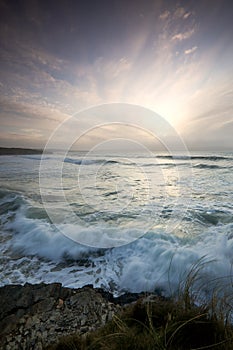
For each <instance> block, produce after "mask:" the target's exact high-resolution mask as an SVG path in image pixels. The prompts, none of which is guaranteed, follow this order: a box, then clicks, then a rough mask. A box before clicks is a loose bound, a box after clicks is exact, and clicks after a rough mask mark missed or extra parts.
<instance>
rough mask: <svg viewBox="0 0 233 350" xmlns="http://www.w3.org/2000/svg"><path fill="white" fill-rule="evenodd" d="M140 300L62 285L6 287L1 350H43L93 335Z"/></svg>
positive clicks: (1, 296) (1, 297) (0, 311)
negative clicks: (72, 337)
mask: <svg viewBox="0 0 233 350" xmlns="http://www.w3.org/2000/svg"><path fill="white" fill-rule="evenodd" d="M139 296H140V295H137V294H126V295H124V296H122V297H119V298H113V296H112V295H111V294H110V293H107V292H104V291H103V290H101V289H94V288H93V287H92V286H85V287H83V288H79V289H71V288H64V287H62V285H61V284H60V283H52V284H48V285H46V284H44V283H41V284H37V285H31V284H25V285H24V286H21V285H8V286H4V287H2V288H0V302H1V307H0V344H1V345H0V349H1V350H3V349H4V350H14V349H22V350H24V349H26V350H29V349H33V350H40V349H43V348H45V347H46V346H47V345H49V344H51V343H55V342H56V341H57V340H58V339H59V337H61V336H65V335H68V334H72V333H75V332H78V333H79V334H84V333H87V332H89V331H93V330H95V329H97V328H99V327H101V326H102V325H104V324H105V323H106V322H107V321H109V320H110V319H111V318H112V317H113V315H114V314H116V313H118V312H120V311H121V310H122V308H123V305H124V304H127V303H130V302H132V301H134V300H136V299H137V298H138V297H139Z"/></svg>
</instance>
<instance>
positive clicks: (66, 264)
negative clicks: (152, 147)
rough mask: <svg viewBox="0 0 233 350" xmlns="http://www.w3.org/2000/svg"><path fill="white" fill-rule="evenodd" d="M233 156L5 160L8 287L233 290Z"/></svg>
mask: <svg viewBox="0 0 233 350" xmlns="http://www.w3.org/2000/svg"><path fill="white" fill-rule="evenodd" d="M232 172H233V153H218V154H217V153H214V154H213V153H204V152H199V153H198V152H197V153H193V154H191V155H190V156H187V155H184V154H180V153H179V152H178V153H177V154H176V155H175V156H174V155H169V154H165V153H159V152H158V153H156V152H155V153H154V154H149V155H148V154H139V153H133V152H131V153H124V152H121V154H117V153H113V152H109V153H108V154H107V152H105V153H103V152H102V153H100V154H91V155H90V154H85V152H70V153H69V154H66V155H65V156H64V155H63V154H62V153H61V152H59V151H57V152H53V153H48V154H45V155H43V156H40V155H17V156H1V157H0V174H1V176H0V182H1V187H0V188H1V190H0V242H1V244H0V249H1V255H0V285H1V286H3V285H6V284H24V283H26V282H29V283H40V282H45V283H51V282H61V283H62V284H63V286H66V287H81V286H84V285H86V284H92V285H93V286H94V287H101V288H104V289H106V290H108V291H111V292H112V293H113V294H114V295H120V294H122V293H124V292H126V291H129V292H141V291H154V290H157V291H160V292H161V293H163V294H165V295H169V294H171V293H175V292H176V291H178V290H179V289H180V288H181V286H182V284H183V283H184V281H185V279H186V278H187V275H188V274H189V273H190V271H192V269H193V268H196V269H198V270H199V273H198V276H199V277H198V286H197V288H199V289H201V291H202V293H204V294H208V293H211V292H213V290H215V291H216V290H218V291H219V290H221V291H222V293H223V292H224V293H225V292H226V291H227V290H230V288H231V290H232V280H233V267H232V266H233V181H232Z"/></svg>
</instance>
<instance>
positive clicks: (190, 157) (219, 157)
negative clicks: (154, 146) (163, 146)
mask: <svg viewBox="0 0 233 350" xmlns="http://www.w3.org/2000/svg"><path fill="white" fill-rule="evenodd" d="M156 158H163V159H177V160H178V159H185V160H211V161H218V160H233V158H232V157H226V156H214V155H208V156H201V155H196V156H193V155H157V156H156Z"/></svg>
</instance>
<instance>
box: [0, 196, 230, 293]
mask: <svg viewBox="0 0 233 350" xmlns="http://www.w3.org/2000/svg"><path fill="white" fill-rule="evenodd" d="M1 200H2V202H1V206H2V208H3V207H4V206H5V205H8V210H6V211H4V213H3V215H2V216H1V218H2V219H3V217H4V215H5V216H6V215H7V220H2V229H3V231H4V232H5V234H6V235H8V234H9V235H8V239H7V240H6V241H5V243H4V242H3V244H2V246H1V249H2V250H3V251H4V252H8V253H7V254H10V253H9V252H11V254H12V255H13V257H14V259H11V260H10V259H9V260H7V259H6V255H4V256H3V261H2V263H3V265H2V266H3V272H2V273H3V278H2V282H1V283H4V281H5V282H6V281H7V283H12V282H13V283H25V282H26V281H33V283H36V282H38V281H42V280H43V281H45V282H46V281H47V282H52V281H60V282H62V283H63V285H65V286H73V287H78V286H82V285H84V284H86V283H92V284H94V286H96V287H104V288H106V289H110V288H111V286H114V287H113V288H114V290H113V291H114V292H115V293H121V292H122V291H131V292H140V291H142V290H144V291H145V290H148V291H152V290H154V289H155V288H161V289H163V290H164V291H166V292H169V289H171V290H176V289H177V288H178V287H179V284H180V282H181V281H182V280H183V278H184V275H185V273H187V271H188V270H189V269H190V268H191V267H192V264H194V263H196V262H197V261H198V260H200V259H201V258H202V257H203V256H205V257H206V260H207V261H211V260H213V261H212V262H211V264H207V267H206V268H205V267H204V269H203V280H204V282H205V284H203V285H206V286H207V287H206V288H209V287H210V284H211V281H213V280H215V281H216V279H221V283H222V284H223V280H224V278H225V276H230V275H231V269H232V263H233V260H232V250H233V235H232V232H233V224H232V220H226V216H227V215H228V214H229V215H230V214H231V213H226V212H223V211H212V212H208V211H207V212H205V211H203V212H197V211H193V212H189V214H190V215H191V218H192V219H193V218H195V217H196V219H197V220H201V221H202V222H208V223H211V226H208V227H207V228H206V227H205V228H203V232H202V234H201V235H200V236H199V237H195V238H194V239H193V238H191V237H190V238H188V237H183V238H182V237H176V236H174V235H172V234H168V233H166V231H165V229H162V228H160V229H159V228H154V229H151V230H150V231H149V232H147V234H146V235H144V236H142V237H141V238H139V239H136V240H134V242H132V243H129V244H125V243H127V242H128V241H129V240H128V238H129V237H130V238H132V237H136V236H138V237H139V236H140V234H141V233H140V232H139V231H140V230H138V229H136V228H132V227H131V228H125V229H122V228H119V226H117V225H115V224H113V223H111V224H110V225H107V223H104V222H102V223H101V222H98V223H97V224H95V225H88V224H86V225H81V224H72V223H68V224H59V225H60V226H59V228H60V231H59V230H56V229H55V227H54V225H53V224H52V223H51V222H50V221H49V220H48V219H46V217H43V215H41V210H42V209H41V208H38V212H39V214H38V215H37V211H36V208H34V207H32V205H30V203H29V202H27V201H26V200H25V199H24V198H23V197H22V196H19V195H17V194H12V193H5V195H4V194H2V198H1ZM7 203H8V204H7ZM15 204H17V205H15ZM32 211H33V215H31V214H30V212H32ZM213 218H218V219H216V220H214V219H213ZM231 218H232V214H231ZM62 232H69V234H70V233H71V232H74V234H78V236H79V237H81V238H84V237H88V239H89V242H90V246H87V245H82V244H79V243H76V242H74V241H73V240H71V239H69V238H67V236H66V235H64V234H62ZM114 237H115V239H116V240H118V241H119V239H120V240H121V243H122V246H120V247H113V248H111V249H110V248H109V249H103V248H99V249H98V248H93V247H91V245H94V244H97V243H98V244H99V245H100V246H102V247H104V246H106V247H107V246H108V243H109V240H113V239H114ZM91 240H92V241H91ZM4 249H5V250H4ZM4 254H6V253H4ZM216 257H217V258H216ZM25 259H27V263H25ZM25 266H26V267H25ZM15 271H18V272H17V274H16V273H15ZM201 273H202V272H201ZM229 278H230V277H229ZM229 278H228V279H227V278H226V280H225V281H226V284H227V283H229Z"/></svg>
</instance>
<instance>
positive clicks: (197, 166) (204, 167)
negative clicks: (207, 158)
mask: <svg viewBox="0 0 233 350" xmlns="http://www.w3.org/2000/svg"><path fill="white" fill-rule="evenodd" d="M193 167H194V168H198V169H229V167H226V166H220V165H217V164H204V163H200V164H194V165H193ZM230 168H231V167H230Z"/></svg>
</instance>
